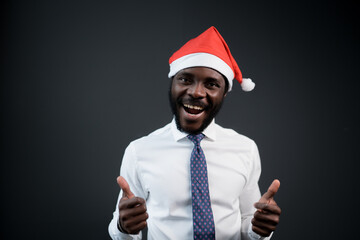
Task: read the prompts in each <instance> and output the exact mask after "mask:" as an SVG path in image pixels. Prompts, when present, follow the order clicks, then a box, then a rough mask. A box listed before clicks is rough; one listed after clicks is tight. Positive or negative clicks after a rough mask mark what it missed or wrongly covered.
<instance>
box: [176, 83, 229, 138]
mask: <svg viewBox="0 0 360 240" xmlns="http://www.w3.org/2000/svg"><path fill="white" fill-rule="evenodd" d="M189 100H190V101H192V102H194V103H195V102H197V100H196V99H191V98H190V99H189ZM223 101H224V99H223V100H222V101H221V103H220V104H218V105H217V106H215V107H214V106H213V103H212V102H210V103H209V105H208V106H207V107H206V109H204V111H205V110H207V109H211V111H210V112H209V115H208V117H207V118H205V119H204V121H203V122H202V124H201V126H200V128H199V129H196V130H195V131H191V132H189V131H185V130H184V129H183V128H182V127H181V124H180V119H179V118H180V117H179V112H178V110H177V106H178V105H179V106H180V105H182V101H181V99H177V100H175V99H173V97H172V94H171V87H170V90H169V102H170V107H171V111H172V113H173V114H174V116H175V123H176V127H177V128H178V129H179V131H181V132H187V133H189V134H193V135H196V134H199V133H202V132H203V131H204V130H205V128H207V127H208V126H209V124H210V123H211V122H212V120H213V119H214V117H215V116H216V115H217V114H218V112H219V111H220V109H221V106H222V103H223ZM187 103H189V104H191V103H190V102H187Z"/></svg>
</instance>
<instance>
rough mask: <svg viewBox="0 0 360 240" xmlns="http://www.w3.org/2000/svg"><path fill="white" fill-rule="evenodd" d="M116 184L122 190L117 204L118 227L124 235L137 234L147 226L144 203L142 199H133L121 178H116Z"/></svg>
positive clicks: (126, 184)
mask: <svg viewBox="0 0 360 240" xmlns="http://www.w3.org/2000/svg"><path fill="white" fill-rule="evenodd" d="M117 183H118V184H119V186H120V188H121V189H122V190H123V195H122V198H121V199H120V202H119V220H118V225H120V227H121V229H122V230H123V232H125V233H128V234H138V233H139V232H140V231H141V230H142V229H144V228H145V227H146V225H147V223H146V219H148V217H149V215H148V214H147V212H146V202H145V200H144V199H143V198H140V197H135V195H134V194H133V193H132V192H131V190H130V187H129V184H128V183H127V182H126V180H125V179H124V178H123V177H121V176H120V177H118V178H117ZM118 228H119V226H118ZM119 230H120V229H119Z"/></svg>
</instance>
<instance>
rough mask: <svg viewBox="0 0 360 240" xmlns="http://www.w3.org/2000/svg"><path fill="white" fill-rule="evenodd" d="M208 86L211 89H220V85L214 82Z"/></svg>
mask: <svg viewBox="0 0 360 240" xmlns="http://www.w3.org/2000/svg"><path fill="white" fill-rule="evenodd" d="M208 86H209V87H212V88H213V87H220V86H219V84H217V83H214V82H209V83H208Z"/></svg>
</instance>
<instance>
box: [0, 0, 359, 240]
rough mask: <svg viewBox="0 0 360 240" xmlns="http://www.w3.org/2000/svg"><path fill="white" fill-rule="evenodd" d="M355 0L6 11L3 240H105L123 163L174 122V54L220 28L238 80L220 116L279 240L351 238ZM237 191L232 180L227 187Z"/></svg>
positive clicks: (55, 5) (46, 5)
mask: <svg viewBox="0 0 360 240" xmlns="http://www.w3.org/2000/svg"><path fill="white" fill-rule="evenodd" d="M359 9H360V8H359V4H358V3H355V1H282V2H279V1H264V2H263V3H260V2H259V1H247V2H246V3H242V2H241V1H213V0H207V1H189V0H182V1H163V2H154V1H144V2H140V1H133V3H131V1H119V0H118V1H115V0H112V1H95V0H91V1H85V0H84V1H77V0H76V1H45V0H44V1H26V0H22V1H2V3H1V24H2V25H1V33H2V37H1V83H0V84H1V85H0V86H1V90H0V91H1V105H0V107H1V155H0V158H1V165H0V171H1V172H0V176H1V185H0V187H1V189H0V196H1V197H0V217H1V224H0V229H1V231H0V239H4V240H11V239H40V240H42V239H55V240H58V239H59V240H60V239H88V240H90V239H109V237H108V233H107V225H108V223H109V221H110V220H111V218H112V212H113V211H114V209H115V204H116V198H117V195H118V192H119V188H118V186H117V184H116V181H115V179H116V177H117V176H118V173H119V167H120V164H121V159H122V154H123V151H124V149H125V147H126V146H127V145H128V143H129V142H130V141H131V140H134V139H136V138H139V137H141V136H143V135H145V134H148V133H150V132H151V131H153V130H155V129H157V128H159V127H162V126H163V125H165V124H166V123H168V122H169V121H171V118H172V116H171V113H170V108H169V106H168V99H167V91H168V87H169V80H168V79H167V73H168V58H169V56H170V55H171V54H172V53H173V52H174V51H175V50H177V49H178V48H179V47H180V46H181V45H182V44H184V43H185V42H186V41H187V40H189V39H190V38H192V37H195V36H197V35H198V34H200V33H201V32H202V31H204V30H205V29H207V28H208V27H210V26H211V25H214V26H216V27H217V28H218V29H219V31H220V33H221V34H222V35H223V37H224V38H225V39H226V41H227V42H228V45H229V46H230V49H231V50H232V53H233V56H234V57H235V59H237V62H238V64H239V66H240V69H241V70H242V72H243V75H244V76H245V77H251V78H252V79H253V80H254V81H255V82H256V84H257V86H256V89H255V91H253V92H251V93H244V92H242V91H241V89H240V86H239V85H238V84H235V86H234V89H233V92H231V93H230V94H229V95H228V97H227V99H226V102H225V104H224V107H223V109H222V111H221V112H220V114H219V116H218V117H217V122H218V123H219V124H221V125H223V126H225V127H230V128H233V129H235V130H236V131H238V132H240V133H242V134H244V135H247V136H249V137H250V138H252V139H254V140H255V141H256V142H257V144H258V146H259V149H260V154H261V156H262V166H263V173H262V176H261V180H260V187H261V190H262V192H264V191H266V189H267V187H268V185H269V184H270V183H271V181H272V180H273V179H274V178H279V179H280V180H281V187H280V191H279V192H278V194H277V196H276V201H277V202H278V204H279V205H280V206H281V207H282V209H283V214H282V217H281V223H280V225H279V227H278V230H277V231H276V233H275V235H274V237H273V239H275V240H277V239H280V240H288V239H291V240H302V239H350V238H351V239H353V238H352V237H353V236H355V238H356V236H358V232H359V230H358V229H359V227H358V222H359V219H358V216H359V210H358V209H359V207H358V206H357V205H358V201H359V197H360V196H359V187H358V184H359V180H358V175H359V174H358V169H359V160H360V159H359V147H360V146H359V141H358V137H359V125H358V123H359V120H360V119H359V110H360V108H359V105H360V104H359V100H360V99H359V90H360V89H359V53H360V52H359V25H358V24H356V23H355V21H356V20H358V18H359V13H360V11H359ZM234 188H236V186H234Z"/></svg>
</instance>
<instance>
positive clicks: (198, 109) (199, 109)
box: [183, 103, 204, 114]
mask: <svg viewBox="0 0 360 240" xmlns="http://www.w3.org/2000/svg"><path fill="white" fill-rule="evenodd" d="M183 107H184V109H185V111H186V112H187V113H190V114H199V113H201V112H202V111H204V107H201V106H196V105H191V104H185V103H184V104H183Z"/></svg>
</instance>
